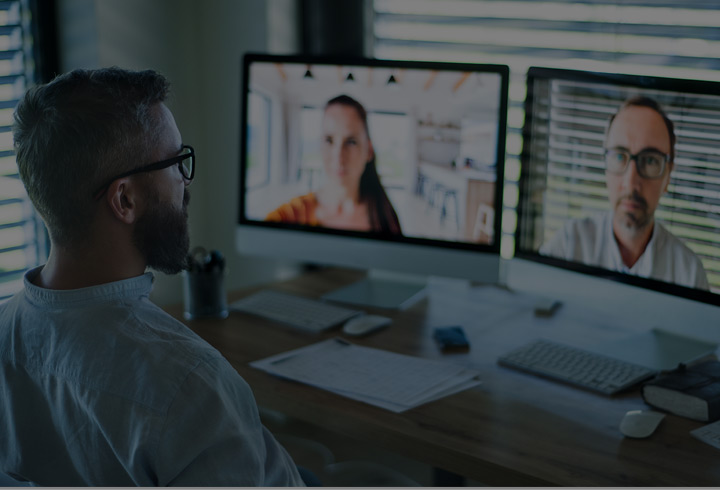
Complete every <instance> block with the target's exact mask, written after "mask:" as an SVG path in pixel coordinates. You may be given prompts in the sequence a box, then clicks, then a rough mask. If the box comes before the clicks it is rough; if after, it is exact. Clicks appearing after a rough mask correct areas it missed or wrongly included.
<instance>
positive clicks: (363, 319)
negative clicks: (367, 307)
mask: <svg viewBox="0 0 720 490" xmlns="http://www.w3.org/2000/svg"><path fill="white" fill-rule="evenodd" d="M390 323H392V320H391V319H390V318H388V317H386V316H380V315H360V316H356V317H353V318H351V319H349V320H348V321H347V322H345V325H343V328H342V331H343V333H345V334H347V335H351V336H353V337H359V336H361V335H367V334H369V333H370V332H374V331H375V330H379V329H381V328H383V327H387V326H388V325H390Z"/></svg>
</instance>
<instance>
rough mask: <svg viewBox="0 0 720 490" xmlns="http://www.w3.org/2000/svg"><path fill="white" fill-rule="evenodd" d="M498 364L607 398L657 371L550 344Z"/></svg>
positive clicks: (537, 345) (509, 355) (520, 350)
mask: <svg viewBox="0 0 720 490" xmlns="http://www.w3.org/2000/svg"><path fill="white" fill-rule="evenodd" d="M498 364H500V365H502V366H506V367H509V368H513V369H518V370H521V371H525V372H529V373H531V374H537V375H540V376H545V377H548V378H551V379H554V380H556V381H562V382H565V383H569V384H573V385H576V386H580V387H582V388H586V389H589V390H592V391H597V392H600V393H603V394H605V395H612V394H614V393H617V392H619V391H622V390H624V389H626V388H629V387H631V386H633V385H635V384H637V383H639V382H641V381H644V380H646V379H648V378H650V377H652V376H654V375H655V374H657V372H656V371H654V370H652V369H649V368H646V367H643V366H638V365H636V364H632V363H629V362H625V361H621V360H618V359H613V358H612V357H608V356H604V355H602V354H596V353H594V352H590V351H587V350H584V349H581V348H578V347H572V346H569V345H564V344H561V343H558V342H553V341H550V340H545V339H542V340H537V341H535V342H532V343H530V344H527V345H524V346H522V347H520V348H518V349H515V350H513V351H511V352H508V353H507V354H505V355H503V356H501V357H500V358H499V359H498Z"/></svg>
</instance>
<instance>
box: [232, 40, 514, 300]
mask: <svg viewBox="0 0 720 490" xmlns="http://www.w3.org/2000/svg"><path fill="white" fill-rule="evenodd" d="M242 74H243V76H242V88H241V90H242V97H241V99H242V111H241V118H242V124H241V134H240V142H241V150H240V193H239V196H240V199H239V219H238V227H237V235H236V238H237V240H236V243H237V249H238V251H239V252H240V253H242V254H261V255H264V256H270V257H275V258H286V259H287V258H289V259H293V260H297V261H303V262H311V263H317V264H323V265H339V266H345V267H350V268H360V269H368V270H371V271H391V272H397V273H405V274H406V275H403V276H402V277H403V278H405V279H406V278H407V277H408V276H407V274H410V275H412V276H411V277H421V278H425V277H428V276H443V277H458V278H465V279H470V280H476V281H483V282H490V283H494V282H497V281H498V277H499V269H500V254H499V251H500V233H501V228H500V218H501V212H500V211H501V209H502V208H501V205H502V191H503V179H502V177H503V168H504V165H503V163H504V158H505V132H506V114H507V93H508V68H507V66H501V65H483V64H477V65H475V64H472V65H471V64H456V63H429V62H410V61H388V60H374V59H360V58H357V59H348V58H327V57H308V56H275V55H267V54H247V55H245V57H244V59H243V70H242ZM374 277H377V276H374ZM396 279H397V278H396ZM405 279H403V280H397V281H392V280H391V281H390V283H391V285H392V286H393V287H392V288H390V289H394V290H396V292H397V293H398V294H399V296H400V298H399V299H398V300H397V301H395V300H393V301H391V302H390V304H388V303H387V301H385V300H387V298H388V297H389V296H390V295H391V292H390V291H388V289H381V290H379V289H377V288H379V287H380V286H379V284H380V283H379V282H377V281H374V282H369V283H363V284H362V285H359V286H357V287H356V288H354V289H353V288H350V291H349V293H350V296H346V295H338V296H332V295H330V296H329V297H330V298H331V299H340V300H343V301H348V302H359V303H368V302H369V303H371V304H375V305H380V306H388V307H392V305H393V304H396V305H398V306H399V305H400V303H402V302H403V300H402V296H403V295H410V296H412V294H413V292H412V291H413V290H414V289H416V288H415V286H413V287H409V288H408V289H407V290H404V288H403V287H400V283H403V282H413V281H412V280H410V281H406V280H405ZM395 286H398V287H397V288H396V287H395ZM373 291H374V292H377V291H382V292H381V294H379V295H378V294H374V293H373ZM368 292H369V293H368ZM365 293H368V294H370V295H373V294H374V295H375V296H380V297H381V298H384V299H382V300H381V302H380V303H377V302H374V301H372V300H371V299H369V298H367V297H362V298H361V297H360V296H362V294H365ZM381 303H382V304H381Z"/></svg>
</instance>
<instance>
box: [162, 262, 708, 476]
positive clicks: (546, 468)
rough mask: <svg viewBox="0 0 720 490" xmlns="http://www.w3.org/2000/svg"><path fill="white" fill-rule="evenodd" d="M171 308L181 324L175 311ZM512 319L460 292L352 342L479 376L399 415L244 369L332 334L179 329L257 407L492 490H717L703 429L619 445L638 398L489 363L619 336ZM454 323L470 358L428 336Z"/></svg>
mask: <svg viewBox="0 0 720 490" xmlns="http://www.w3.org/2000/svg"><path fill="white" fill-rule="evenodd" d="M359 277H360V276H359V275H358V274H357V273H351V272H349V271H345V270H337V269H329V270H325V271H316V272H312V273H308V274H306V275H304V276H302V277H299V278H295V279H292V280H289V281H286V282H283V283H277V284H273V285H271V287H272V288H273V289H278V290H283V291H287V292H293V293H297V294H301V295H305V296H309V297H315V296H319V295H320V294H322V293H324V292H326V291H328V290H331V289H333V288H336V287H340V286H343V285H346V284H348V283H350V282H352V281H354V280H357V279H358V278H359ZM257 289H258V288H253V289H248V290H245V291H242V292H237V293H234V294H231V295H230V297H229V299H230V300H233V299H236V298H238V297H241V296H244V295H247V294H249V293H251V292H253V291H255V290H257ZM564 309H565V307H563V308H562V309H561V310H560V312H559V313H558V314H563V310H564ZM168 311H169V312H170V313H171V314H173V315H174V316H175V317H177V318H179V319H181V321H183V320H182V316H181V312H182V308H181V307H179V306H178V307H174V308H168ZM368 311H370V312H373V310H368ZM375 312H377V310H375ZM382 313H384V314H386V312H382ZM514 315H515V320H516V321H514V322H512V323H513V326H512V328H510V327H507V325H506V324H503V322H493V323H494V325H489V324H485V323H484V322H483V318H482V316H481V310H480V308H479V307H476V306H475V305H473V304H468V302H467V301H465V299H464V298H463V297H462V295H458V297H456V298H455V299H453V298H452V296H451V295H447V294H445V295H443V296H442V297H441V298H438V297H436V296H434V295H431V296H430V297H428V298H426V299H424V300H423V301H421V302H419V303H417V304H416V305H415V306H413V307H411V308H409V309H408V310H405V311H402V312H398V313H396V314H392V315H391V316H393V317H394V324H393V325H392V326H391V327H390V328H388V329H386V330H384V331H381V332H377V333H375V334H373V335H371V336H369V337H367V338H365V339H362V340H353V341H354V342H357V343H358V344H361V345H367V346H372V347H378V348H382V349H386V350H390V351H395V352H400V353H405V354H412V355H417V356H423V357H429V358H436V359H440V358H442V359H446V360H447V361H449V362H456V363H461V364H466V365H468V366H472V367H473V368H475V369H478V370H479V371H481V373H482V380H483V384H482V385H480V386H479V387H476V388H473V389H470V390H466V391H464V392H462V393H458V394H456V395H452V396H450V397H447V398H444V399H441V400H438V401H435V402H432V403H428V404H426V405H423V406H421V407H418V408H415V409H412V410H409V411H407V412H404V413H401V414H395V413H391V412H388V411H385V410H382V409H380V408H376V407H373V406H370V405H366V404H364V403H360V402H356V401H353V400H350V399H346V398H343V397H341V396H338V395H334V394H331V393H329V392H326V391H323V390H320V389H316V388H312V387H308V386H305V385H302V384H299V383H294V382H290V381H286V380H281V379H277V378H275V377H273V376H271V375H269V374H266V373H264V372H261V371H258V370H255V369H252V368H250V367H248V363H249V362H250V361H253V360H256V359H261V358H264V357H267V356H269V355H272V354H277V353H279V352H283V351H286V350H289V349H294V348H297V347H301V346H304V345H307V344H310V343H313V342H317V341H319V340H322V339H325V338H329V337H333V336H336V335H339V332H338V331H332V332H329V333H327V334H323V335H319V336H315V335H309V334H304V333H301V332H299V331H295V330H291V329H287V328H285V327H282V326H279V325H277V324H275V323H272V322H269V321H264V320H260V319H257V318H255V317H252V316H249V315H244V314H240V313H231V315H230V317H229V318H227V319H225V320H195V321H189V322H188V321H186V322H185V323H186V324H187V325H189V326H190V328H192V329H193V330H194V331H196V332H197V333H198V334H199V335H201V336H202V337H203V338H205V339H206V340H207V341H208V342H210V343H211V344H212V345H214V346H215V347H216V348H217V349H219V350H220V351H221V352H222V353H223V354H224V355H225V357H226V358H227V359H228V360H229V361H230V362H231V363H232V365H233V366H234V367H235V368H236V369H237V370H238V372H239V373H240V374H241V375H242V377H243V378H245V380H247V382H248V383H249V384H250V386H251V387H252V389H253V391H254V393H255V396H256V398H257V402H258V404H260V405H263V406H266V407H268V408H271V409H275V410H279V411H281V412H284V413H286V414H288V415H290V416H292V417H296V418H298V419H301V420H304V421H307V422H310V423H313V424H317V425H320V426H323V427H325V428H328V429H330V430H333V431H335V432H337V433H340V434H344V435H346V436H349V437H352V438H356V439H358V440H362V441H367V442H370V443H373V444H377V445H378V446H379V447H382V448H385V449H387V450H390V451H394V452H396V453H398V454H402V455H405V456H408V457H411V458H414V459H416V460H418V461H422V462H424V463H427V464H429V465H432V466H434V467H436V468H441V469H444V470H447V471H450V472H454V473H457V474H459V475H464V476H466V477H469V478H472V479H476V480H479V481H482V482H485V483H487V484H488V485H493V486H530V485H565V486H666V485H669V486H720V452H718V450H717V449H714V448H712V447H710V446H708V445H706V444H704V443H702V442H700V441H698V440H696V439H695V438H693V437H692V436H691V435H690V434H689V431H690V430H692V429H694V428H697V427H700V426H701V425H703V424H702V423H700V422H694V421H691V420H688V419H684V418H681V417H677V416H673V415H668V416H667V417H666V418H665V420H664V421H663V422H662V424H661V425H660V427H659V428H658V430H657V431H656V432H655V434H653V435H652V436H651V437H650V438H648V439H637V440H633V439H626V438H624V437H623V436H622V435H621V434H620V432H619V431H618V425H619V423H620V420H621V418H622V416H623V415H624V414H625V412H626V411H627V410H631V409H638V408H644V403H643V402H642V400H641V399H640V396H639V392H638V391H632V392H630V393H627V394H623V395H619V396H614V397H606V396H602V395H598V394H594V393H592V392H587V391H583V390H580V389H576V388H572V387H569V386H566V385H562V384H558V383H554V382H551V381H547V380H544V379H542V378H538V377H535V376H531V375H527V374H522V373H519V372H516V371H513V370H510V369H506V368H503V367H500V366H498V365H497V364H496V359H497V357H498V356H499V355H500V354H502V353H504V352H506V351H508V350H509V349H511V348H513V347H515V346H519V345H522V344H523V343H525V342H527V341H529V340H530V339H531V338H534V337H537V336H546V337H548V338H553V337H556V338H557V339H558V340H560V339H562V338H563V337H564V338H566V339H568V338H573V337H575V338H578V339H579V338H584V339H586V340H587V339H591V340H592V339H593V338H601V337H603V336H609V335H613V334H617V330H613V328H612V327H609V328H608V329H605V330H603V329H596V328H595V329H590V328H584V327H582V326H580V325H581V324H580V323H577V324H573V323H572V321H565V322H557V321H554V320H556V319H550V320H548V319H539V318H535V317H533V315H532V311H531V308H530V309H527V308H525V309H522V308H519V309H518V311H517V312H516V313H514ZM566 315H568V316H567V317H566V320H572V319H573V318H572V312H571V311H569V310H568V311H567V312H566ZM525 319H526V320H527V321H526V322H525V321H524V320H525ZM518 320H519V321H518ZM452 324H460V325H463V326H464V327H465V330H466V332H467V335H468V337H469V340H470V343H471V349H470V351H469V352H468V353H463V354H442V353H440V352H439V351H438V349H437V347H436V345H435V343H434V341H433V340H432V336H431V332H432V328H433V327H437V326H443V325H452ZM560 324H562V325H565V326H562V325H560ZM518 325H521V326H518ZM522 325H524V326H522ZM569 325H573V327H572V328H570V326H569Z"/></svg>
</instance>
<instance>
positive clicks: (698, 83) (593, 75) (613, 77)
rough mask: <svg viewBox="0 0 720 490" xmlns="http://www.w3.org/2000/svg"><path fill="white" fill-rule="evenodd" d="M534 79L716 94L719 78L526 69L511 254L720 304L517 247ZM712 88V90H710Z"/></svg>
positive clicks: (703, 294) (717, 298) (690, 291)
mask: <svg viewBox="0 0 720 490" xmlns="http://www.w3.org/2000/svg"><path fill="white" fill-rule="evenodd" d="M536 79H562V80H569V81H577V82H588V83H607V84H612V85H617V86H625V87H637V88H640V89H653V90H668V91H673V92H678V93H682V92H684V93H690V94H701V95H702V94H707V95H717V94H720V82H713V81H708V80H693V79H681V78H668V77H660V76H649V75H633V74H626V73H606V72H595V71H583V70H570V69H566V68H549V67H538V66H532V67H530V68H529V69H528V72H527V81H526V86H527V92H526V96H525V102H524V109H525V122H524V124H523V128H522V137H523V145H522V151H521V154H520V180H519V183H518V186H519V199H518V205H517V227H516V229H515V244H516V245H515V254H514V256H515V257H517V258H520V259H525V260H529V261H532V262H537V263H540V264H544V265H547V266H551V267H557V268H560V269H565V270H568V271H571V272H577V273H580V274H584V275H588V276H594V277H599V278H603V279H607V280H611V281H615V282H620V283H623V284H628V285H631V286H635V287H640V288H644V289H649V290H652V291H657V292H660V293H664V294H669V295H672V296H678V297H682V298H687V299H690V300H694V301H699V302H702V303H708V304H711V305H716V306H717V305H720V294H716V293H713V292H711V291H704V290H700V289H695V288H690V287H686V286H680V285H678V284H673V283H669V282H665V281H660V280H656V279H650V278H645V277H639V276H634V275H632V274H626V273H622V272H618V271H611V270H608V269H604V268H601V267H595V266H590V265H587V264H583V263H581V262H573V261H568V260H564V259H559V258H556V257H550V256H546V255H541V254H540V253H539V252H533V251H530V250H523V249H520V248H519V245H520V244H521V243H522V241H521V233H522V225H523V219H524V217H526V216H527V212H528V209H527V208H526V206H527V200H526V199H523V196H527V195H528V189H527V186H528V185H529V182H528V178H529V165H530V150H529V148H530V142H531V141H532V127H533V125H532V110H531V109H532V104H533V87H534V82H535V80H536ZM713 89H714V90H713Z"/></svg>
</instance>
